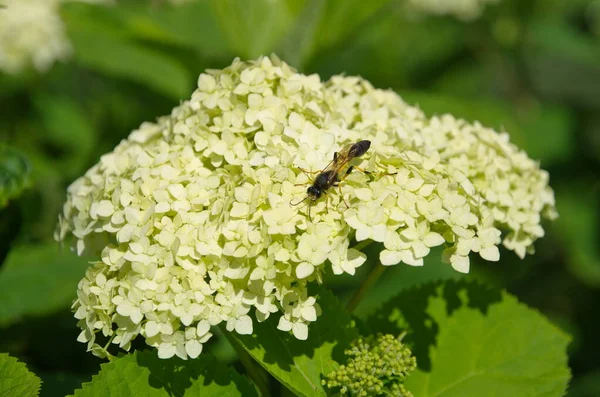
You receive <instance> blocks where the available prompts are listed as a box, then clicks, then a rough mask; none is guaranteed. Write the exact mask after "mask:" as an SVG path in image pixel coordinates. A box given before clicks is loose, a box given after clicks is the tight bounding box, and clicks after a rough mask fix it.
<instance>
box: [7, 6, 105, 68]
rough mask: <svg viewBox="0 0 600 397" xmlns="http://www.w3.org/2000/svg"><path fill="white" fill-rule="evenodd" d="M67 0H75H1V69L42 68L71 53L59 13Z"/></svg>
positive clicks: (65, 57) (67, 56) (48, 66)
mask: <svg viewBox="0 0 600 397" xmlns="http://www.w3.org/2000/svg"><path fill="white" fill-rule="evenodd" d="M67 1H76V0H0V71H3V72H6V73H11V74H16V73H19V72H21V71H23V70H24V69H27V68H29V67H33V68H34V69H36V70H37V71H39V72H45V71H47V70H48V69H50V67H51V66H52V65H53V64H54V62H56V61H64V60H65V59H67V58H69V57H70V55H71V44H70V43H69V39H68V37H67V35H66V32H65V26H64V24H63V21H62V19H61V18H60V14H59V10H60V6H61V4H62V3H65V2H67ZM79 1H83V2H88V3H92V2H94V3H96V2H97V3H100V2H109V1H107V0H79Z"/></svg>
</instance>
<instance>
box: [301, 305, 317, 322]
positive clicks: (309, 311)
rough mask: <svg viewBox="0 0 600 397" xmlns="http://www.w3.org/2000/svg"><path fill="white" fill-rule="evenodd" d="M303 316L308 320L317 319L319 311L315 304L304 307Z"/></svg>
mask: <svg viewBox="0 0 600 397" xmlns="http://www.w3.org/2000/svg"><path fill="white" fill-rule="evenodd" d="M302 318H303V319H305V320H306V321H316V320H317V311H316V310H315V307H314V306H306V307H303V308H302Z"/></svg>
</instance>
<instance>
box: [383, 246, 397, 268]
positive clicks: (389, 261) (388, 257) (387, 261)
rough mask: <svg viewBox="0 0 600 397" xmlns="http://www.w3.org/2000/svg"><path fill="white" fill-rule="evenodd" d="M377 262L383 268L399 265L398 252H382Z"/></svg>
mask: <svg viewBox="0 0 600 397" xmlns="http://www.w3.org/2000/svg"><path fill="white" fill-rule="evenodd" d="M379 260H380V261H381V264H382V265H383V266H391V265H396V264H398V263H400V252H399V251H389V250H383V251H381V253H380V254H379Z"/></svg>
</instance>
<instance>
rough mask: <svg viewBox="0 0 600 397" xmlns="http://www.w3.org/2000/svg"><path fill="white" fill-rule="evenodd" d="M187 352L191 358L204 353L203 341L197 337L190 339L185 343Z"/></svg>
mask: <svg viewBox="0 0 600 397" xmlns="http://www.w3.org/2000/svg"><path fill="white" fill-rule="evenodd" d="M185 352H186V353H187V355H188V356H190V357H191V358H196V357H198V356H199V355H200V353H202V343H200V342H198V341H197V340H195V339H192V340H189V341H187V342H186V344H185Z"/></svg>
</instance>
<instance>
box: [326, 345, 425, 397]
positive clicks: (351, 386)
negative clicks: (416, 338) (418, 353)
mask: <svg viewBox="0 0 600 397" xmlns="http://www.w3.org/2000/svg"><path fill="white" fill-rule="evenodd" d="M401 339H402V337H400V338H396V337H394V336H393V335H390V334H385V335H383V334H377V335H369V336H366V337H359V338H357V339H355V340H354V341H353V342H352V343H351V346H350V348H349V349H347V350H346V351H345V352H344V354H345V356H346V358H347V362H346V364H343V365H340V366H339V367H338V368H337V369H336V370H335V371H332V372H331V373H329V374H327V375H326V376H325V379H323V380H322V381H321V383H322V384H323V386H326V387H327V388H328V389H331V390H332V391H336V392H337V394H336V395H342V396H345V395H349V396H357V397H358V396H360V397H367V396H398V397H413V394H412V393H411V392H410V391H408V390H406V388H405V387H404V381H405V380H406V377H407V376H408V375H410V373H411V372H413V371H414V370H415V369H416V368H417V360H416V358H415V357H413V356H412V352H411V351H410V349H409V348H408V347H406V346H405V345H403V344H402V342H401Z"/></svg>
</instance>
